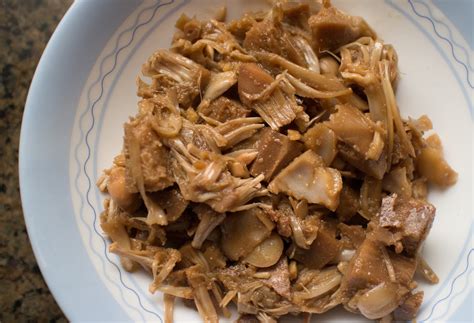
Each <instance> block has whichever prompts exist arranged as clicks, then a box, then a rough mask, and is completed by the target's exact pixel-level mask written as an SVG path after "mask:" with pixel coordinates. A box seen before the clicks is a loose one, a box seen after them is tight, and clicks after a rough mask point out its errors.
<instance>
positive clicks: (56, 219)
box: [20, 0, 474, 321]
mask: <svg viewBox="0 0 474 323" xmlns="http://www.w3.org/2000/svg"><path fill="white" fill-rule="evenodd" d="M222 3H223V2H222V1H219V0H208V1H199V2H198V1H183V0H163V1H145V2H140V1H113V0H103V1H76V2H75V3H74V4H73V5H72V7H71V9H70V10H69V11H68V13H67V14H66V16H65V17H64V19H63V20H62V21H61V23H60V25H59V26H58V28H57V30H56V32H55V33H54V35H53V37H52V38H51V41H50V42H49V44H48V46H47V49H46V50H45V52H44V54H43V57H42V59H41V62H40V64H39V66H38V68H37V71H36V74H35V77H34V80H33V83H32V85H31V88H30V92H29V95H28V101H27V106H26V110H25V115H24V119H23V126H22V132H21V145H20V179H21V193H22V194H21V196H22V201H23V208H24V213H25V218H26V221H27V226H28V233H29V236H30V238H31V242H32V244H33V249H34V252H35V255H36V258H37V260H38V263H39V265H40V268H41V271H42V273H43V275H44V277H45V279H46V281H47V283H48V285H49V287H50V289H51V291H52V292H53V294H54V296H55V297H56V300H57V301H58V303H59V305H60V306H61V308H62V309H63V310H64V312H65V314H66V315H67V316H68V318H69V319H71V320H73V321H86V320H87V321H90V320H94V321H105V320H109V321H119V320H120V321H123V320H139V321H145V320H150V321H151V320H156V321H161V320H162V317H163V311H162V304H161V296H160V295H150V294H149V293H148V291H147V285H148V283H149V278H148V277H146V276H145V275H144V274H128V273H127V272H124V271H123V269H122V268H121V267H120V266H119V263H118V259H117V257H115V256H114V255H111V254H109V253H107V251H106V250H107V242H106V240H105V239H104V237H103V236H102V234H101V230H100V227H99V225H98V216H99V214H100V212H101V210H102V204H101V200H102V197H101V195H100V194H99V192H98V190H97V188H96V186H95V182H96V179H97V177H98V175H99V174H100V171H101V169H103V168H104V167H107V166H109V165H110V164H111V161H112V157H113V156H114V155H115V154H116V153H117V152H118V151H119V149H120V147H121V143H122V124H123V122H124V121H125V120H126V119H127V117H128V116H129V115H132V114H134V113H135V110H136V102H137V97H136V95H135V78H136V76H137V75H138V74H139V72H140V67H141V64H142V63H143V62H144V61H145V59H146V58H147V57H148V55H150V54H151V53H152V52H153V51H154V50H156V49H158V48H162V47H164V48H167V47H168V46H169V43H170V40H171V35H172V32H173V26H174V22H175V20H176V19H177V17H178V16H179V15H180V14H181V13H182V12H186V13H187V14H191V15H192V14H197V15H198V16H199V17H204V16H205V15H206V14H209V12H212V10H213V9H215V8H217V7H218V6H220V5H222ZM264 3H265V1H258V0H241V1H237V0H235V1H230V0H229V1H227V5H228V9H229V10H228V11H229V13H230V16H231V17H237V16H239V15H240V14H241V13H242V12H243V11H246V10H251V9H256V8H257V7H260V6H262V5H263V4H264ZM334 3H335V4H336V5H337V6H340V7H342V8H343V9H345V10H347V11H348V12H350V13H352V14H356V15H361V16H363V17H365V18H366V20H367V21H368V22H369V23H370V24H371V25H372V26H373V27H374V28H375V29H376V30H377V32H378V33H379V35H381V36H382V37H383V38H384V39H385V41H387V42H390V43H392V44H394V46H395V48H396V50H397V51H398V54H399V57H400V70H401V76H402V79H401V82H400V86H399V91H398V100H399V101H398V102H399V105H400V108H401V111H402V114H403V115H404V116H407V115H410V116H413V117H418V116H420V115H422V114H428V115H429V116H430V118H431V119H432V120H433V123H434V126H435V130H436V131H437V132H438V133H439V135H440V136H441V138H442V139H443V142H444V146H445V153H446V156H447V159H448V161H449V162H450V163H451V165H452V166H453V167H454V168H455V169H456V170H457V171H458V172H459V182H458V183H457V184H456V186H454V187H453V188H450V189H449V190H447V191H445V192H441V191H434V192H432V193H431V195H430V200H431V201H432V202H433V203H434V204H435V205H436V206H437V210H438V211H437V217H436V220H435V223H434V226H433V229H432V231H431V234H430V236H429V238H428V240H427V242H426V245H425V249H424V254H425V256H426V258H427V259H428V261H429V263H430V264H432V266H433V268H434V269H435V270H436V272H437V273H438V274H439V276H440V283H439V284H438V285H435V286H427V285H423V286H422V288H423V289H424V290H425V301H424V304H423V306H422V308H421V312H420V314H419V316H418V319H419V320H420V321H421V320H430V321H431V320H435V319H438V320H454V319H456V320H461V319H463V320H472V312H471V310H470V304H469V303H470V302H469V300H470V299H471V300H472V283H470V282H469V279H470V274H471V273H472V266H471V264H470V263H469V261H471V262H472V259H471V260H470V259H469V257H470V255H471V253H472V250H473V249H472V239H471V237H472V233H473V219H472V214H473V204H472V199H473V191H472V179H473V177H472V165H473V156H472V147H473V145H472V142H473V140H472V139H473V132H472V129H473V127H472V124H473V119H472V115H473V104H472V97H473V84H474V80H473V77H472V72H473V69H472V65H471V63H469V59H470V57H469V55H471V54H472V51H471V50H469V49H468V48H469V47H468V46H467V44H466V43H465V41H464V40H463V38H462V37H461V36H460V35H459V33H458V32H457V30H456V29H455V28H454V27H453V25H452V24H451V23H450V22H449V20H447V19H446V18H445V16H444V15H443V14H442V13H441V12H440V11H439V10H437V8H436V7H435V6H434V5H433V4H431V3H430V2H425V1H415V0H414V1H413V2H411V1H409V2H405V1H403V2H402V1H368V0H365V1H363V0H359V1H336V0H335V1H334ZM466 14H469V13H466ZM175 317H176V318H177V320H178V321H193V320H194V321H199V317H198V315H197V313H195V312H194V311H192V310H189V309H186V308H184V307H183V306H178V309H177V312H176V316H175ZM326 317H327V318H328V319H337V320H341V319H342V318H346V319H352V318H353V317H351V316H347V315H346V316H343V315H342V314H340V313H339V312H337V313H334V314H330V315H328V316H326Z"/></svg>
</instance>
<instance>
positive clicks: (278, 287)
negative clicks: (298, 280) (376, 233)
mask: <svg viewBox="0 0 474 323" xmlns="http://www.w3.org/2000/svg"><path fill="white" fill-rule="evenodd" d="M265 272H268V273H269V274H270V277H269V278H267V279H264V280H263V282H264V283H265V284H266V285H267V286H269V287H271V288H273V289H274V290H275V292H277V293H278V294H280V295H281V296H283V297H285V298H288V299H290V292H291V291H290V273H289V271H288V261H287V258H286V257H282V258H281V259H280V261H279V262H278V263H277V264H276V265H274V266H273V267H271V268H268V269H267V270H265Z"/></svg>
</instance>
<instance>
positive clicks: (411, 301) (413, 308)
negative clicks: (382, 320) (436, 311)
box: [393, 291, 424, 321]
mask: <svg viewBox="0 0 474 323" xmlns="http://www.w3.org/2000/svg"><path fill="white" fill-rule="evenodd" d="M423 295H424V293H423V291H420V292H417V293H415V294H410V296H408V298H407V299H406V300H405V301H404V302H403V303H402V304H401V305H400V306H399V307H398V308H397V309H395V311H393V318H394V319H395V320H396V321H411V320H414V319H415V318H416V314H418V310H419V309H420V306H421V303H423Z"/></svg>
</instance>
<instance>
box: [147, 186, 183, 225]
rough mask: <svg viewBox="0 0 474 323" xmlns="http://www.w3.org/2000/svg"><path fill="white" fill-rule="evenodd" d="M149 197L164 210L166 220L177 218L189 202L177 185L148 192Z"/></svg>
mask: <svg viewBox="0 0 474 323" xmlns="http://www.w3.org/2000/svg"><path fill="white" fill-rule="evenodd" d="M150 198H151V199H153V200H154V201H155V202H156V203H157V204H158V205H159V206H160V207H161V208H162V209H164V210H165V213H166V218H167V219H168V222H174V221H176V220H178V219H179V218H180V217H181V215H182V214H183V212H184V210H186V208H187V207H188V204H189V201H186V200H185V199H184V197H183V195H181V192H180V191H179V189H178V188H177V187H171V188H167V189H165V190H163V191H159V192H155V193H153V194H150Z"/></svg>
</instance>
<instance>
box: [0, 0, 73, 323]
mask: <svg viewBox="0 0 474 323" xmlns="http://www.w3.org/2000/svg"><path fill="white" fill-rule="evenodd" d="M71 3H72V0H25V1H18V0H0V291H1V292H0V322H5V323H6V322H26V321H29V322H65V321H66V320H67V319H66V318H65V316H64V314H63V313H62V312H61V309H60V308H59V307H58V305H57V304H56V302H55V301H54V298H53V296H52V295H51V293H50V291H49V289H48V287H47V286H46V284H45V282H44V280H43V277H42V276H41V272H40V270H39V268H38V265H37V263H36V260H35V257H34V255H33V252H32V249H31V245H30V242H29V239H28V235H27V233H26V228H25V222H24V219H23V212H22V208H21V201H20V191H19V183H18V146H19V137H20V128H21V119H22V116H23V109H24V105H25V100H26V96H27V93H28V88H29V85H30V82H31V79H32V77H33V73H34V71H35V68H36V65H37V64H38V60H39V59H40V57H41V53H42V52H43V50H44V47H45V46H46V43H47V41H48V39H49V38H50V37H51V34H52V33H53V31H54V29H55V28H56V25H57V24H58V22H59V21H60V19H61V18H62V16H63V15H64V13H65V12H66V10H67V9H68V8H69V6H70V5H71ZM71 292H73V291H71Z"/></svg>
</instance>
